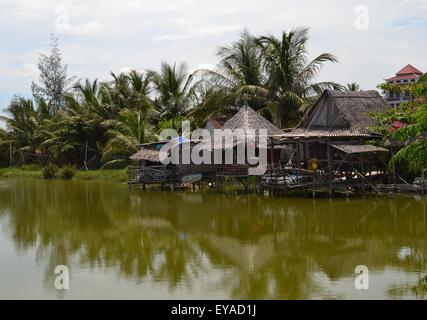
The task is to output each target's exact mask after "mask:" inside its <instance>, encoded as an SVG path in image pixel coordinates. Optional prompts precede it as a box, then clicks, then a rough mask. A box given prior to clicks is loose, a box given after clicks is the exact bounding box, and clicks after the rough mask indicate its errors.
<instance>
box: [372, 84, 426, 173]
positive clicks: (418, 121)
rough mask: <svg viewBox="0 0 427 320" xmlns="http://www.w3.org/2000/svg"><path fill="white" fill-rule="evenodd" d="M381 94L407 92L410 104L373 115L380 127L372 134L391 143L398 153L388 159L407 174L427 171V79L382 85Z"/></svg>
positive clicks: (375, 128) (380, 86)
mask: <svg viewBox="0 0 427 320" xmlns="http://www.w3.org/2000/svg"><path fill="white" fill-rule="evenodd" d="M378 87H379V88H380V89H383V90H394V91H407V92H409V93H410V94H411V95H412V96H413V97H414V99H413V101H411V102H408V103H403V104H401V105H399V107H397V108H391V109H389V110H387V111H386V112H384V113H373V114H372V117H373V118H374V119H376V120H377V122H378V123H379V124H378V126H376V127H374V128H372V129H373V130H375V131H377V132H379V133H382V134H383V135H384V141H393V142H395V143H394V144H397V145H400V149H399V150H398V152H397V153H396V154H395V156H394V157H393V158H392V159H391V163H395V164H399V166H400V167H401V168H405V169H407V170H408V172H409V173H412V174H419V173H420V172H421V170H422V169H424V168H426V167H427V77H422V78H421V79H420V80H419V81H418V83H416V84H407V85H394V84H388V83H385V84H381V85H379V86H378Z"/></svg>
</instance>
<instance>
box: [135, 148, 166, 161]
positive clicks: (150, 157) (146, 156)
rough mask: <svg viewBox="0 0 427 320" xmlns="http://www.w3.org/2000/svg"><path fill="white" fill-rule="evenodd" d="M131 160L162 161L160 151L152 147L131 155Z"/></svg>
mask: <svg viewBox="0 0 427 320" xmlns="http://www.w3.org/2000/svg"><path fill="white" fill-rule="evenodd" d="M130 159H131V160H147V161H151V162H160V151H159V150H156V149H152V148H144V149H141V150H139V151H138V152H137V153H135V154H134V155H132V156H131V157H130Z"/></svg>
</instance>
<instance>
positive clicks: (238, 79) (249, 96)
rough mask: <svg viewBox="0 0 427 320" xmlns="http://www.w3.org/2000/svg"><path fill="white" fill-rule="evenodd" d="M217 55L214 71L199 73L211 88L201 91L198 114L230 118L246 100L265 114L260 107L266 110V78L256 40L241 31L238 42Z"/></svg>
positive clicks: (221, 48)
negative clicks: (228, 116)
mask: <svg viewBox="0 0 427 320" xmlns="http://www.w3.org/2000/svg"><path fill="white" fill-rule="evenodd" d="M217 56H218V58H219V63H218V65H217V68H216V69H215V70H205V69H202V70H198V73H201V74H202V76H207V78H208V81H207V82H208V84H210V86H209V88H206V89H205V91H204V92H203V95H202V96H203V97H204V98H205V99H203V100H202V101H201V102H202V103H200V104H199V105H198V106H197V113H202V114H204V115H205V116H209V115H211V114H218V113H219V114H224V115H230V114H232V113H234V112H235V111H236V107H237V108H239V107H241V106H242V105H243V104H244V102H245V101H247V102H249V103H250V105H251V106H252V107H253V108H254V109H256V110H264V111H266V110H265V109H263V108H265V107H268V101H267V100H266V99H265V95H266V94H267V95H268V92H267V91H266V89H265V83H266V80H267V78H266V74H265V72H263V65H262V56H261V50H260V48H259V46H257V44H256V38H255V37H254V36H252V35H251V34H250V33H249V32H248V31H247V30H244V31H243V32H242V33H241V35H240V39H239V40H237V41H235V42H233V43H231V44H230V45H228V46H224V47H220V48H219V49H218V52H217ZM270 111H271V110H270Z"/></svg>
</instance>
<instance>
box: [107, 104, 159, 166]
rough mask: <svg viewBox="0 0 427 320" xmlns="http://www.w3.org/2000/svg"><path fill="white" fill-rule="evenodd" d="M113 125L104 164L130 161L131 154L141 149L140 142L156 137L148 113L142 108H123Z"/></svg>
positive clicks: (109, 132) (109, 134)
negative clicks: (149, 122)
mask: <svg viewBox="0 0 427 320" xmlns="http://www.w3.org/2000/svg"><path fill="white" fill-rule="evenodd" d="M111 127H112V128H111V129H110V130H108V136H109V140H108V142H107V144H106V146H105V148H104V150H103V152H102V161H103V162H105V164H104V166H110V165H113V164H120V163H128V162H129V156H131V155H132V154H134V153H135V152H137V151H138V150H139V145H140V144H142V143H144V142H147V141H150V140H153V139H154V134H153V133H152V131H151V127H150V125H149V124H148V117H147V114H146V113H145V112H144V111H141V110H131V109H123V110H122V111H121V112H120V114H119V117H118V119H117V120H115V121H114V123H112V124H111Z"/></svg>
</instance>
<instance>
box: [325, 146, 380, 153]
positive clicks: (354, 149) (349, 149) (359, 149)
mask: <svg viewBox="0 0 427 320" xmlns="http://www.w3.org/2000/svg"><path fill="white" fill-rule="evenodd" d="M331 146H332V147H334V148H336V149H338V150H340V151H342V152H345V153H350V154H351V153H367V152H388V150H387V149H386V148H382V147H377V146H373V145H371V144H356V145H354V144H331Z"/></svg>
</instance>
